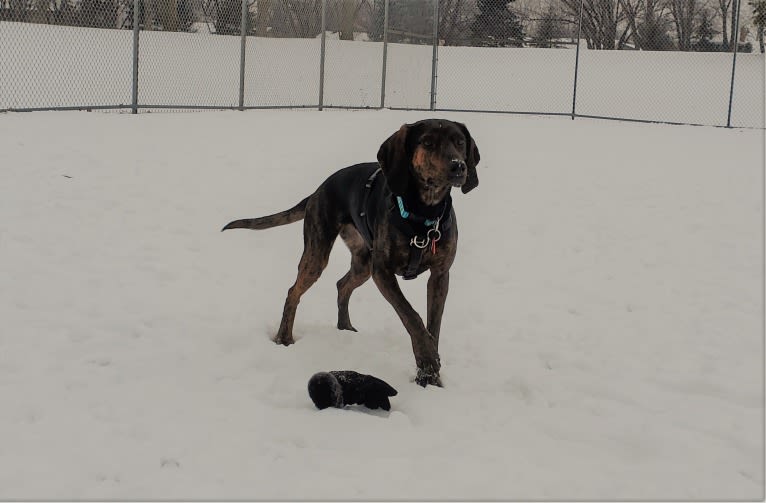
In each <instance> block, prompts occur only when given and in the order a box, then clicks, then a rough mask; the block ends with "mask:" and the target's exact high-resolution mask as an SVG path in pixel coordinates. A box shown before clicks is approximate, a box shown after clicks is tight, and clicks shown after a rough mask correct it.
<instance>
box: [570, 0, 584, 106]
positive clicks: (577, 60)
mask: <svg viewBox="0 0 766 503" xmlns="http://www.w3.org/2000/svg"><path fill="white" fill-rule="evenodd" d="M584 3H585V0H580V19H579V21H578V22H577V49H576V50H575V71H574V88H573V89H572V120H574V118H575V111H576V110H577V73H578V71H579V67H580V36H581V35H582V11H583V4H584Z"/></svg>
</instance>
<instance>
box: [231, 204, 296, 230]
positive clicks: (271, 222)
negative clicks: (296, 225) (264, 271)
mask: <svg viewBox="0 0 766 503" xmlns="http://www.w3.org/2000/svg"><path fill="white" fill-rule="evenodd" d="M308 200H309V198H308V197H307V198H306V199H304V200H303V201H301V202H299V203H298V204H296V205H295V206H293V207H292V208H290V209H289V210H285V211H280V212H279V213H275V214H273V215H269V216H266V217H259V218H243V219H242V220H234V221H233V222H229V223H228V224H226V227H224V228H223V229H221V232H223V231H225V230H226V229H253V230H257V231H259V230H262V229H270V228H271V227H277V226H280V225H287V224H291V223H293V222H297V221H298V220H303V217H305V216H306V204H307V203H308Z"/></svg>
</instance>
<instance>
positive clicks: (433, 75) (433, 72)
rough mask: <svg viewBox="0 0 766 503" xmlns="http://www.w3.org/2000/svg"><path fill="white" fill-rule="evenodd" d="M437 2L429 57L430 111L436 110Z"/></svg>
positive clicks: (436, 0) (437, 3) (437, 1)
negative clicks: (432, 47) (432, 44)
mask: <svg viewBox="0 0 766 503" xmlns="http://www.w3.org/2000/svg"><path fill="white" fill-rule="evenodd" d="M438 48H439V0H434V50H433V55H432V56H431V110H434V109H435V108H436V62H437V60H438V58H439V52H438Z"/></svg>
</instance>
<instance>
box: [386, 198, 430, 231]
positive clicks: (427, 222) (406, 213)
mask: <svg viewBox="0 0 766 503" xmlns="http://www.w3.org/2000/svg"><path fill="white" fill-rule="evenodd" d="M396 203H397V204H398V205H399V214H400V215H401V216H402V218H403V219H405V220H407V219H408V218H409V217H410V212H409V211H407V210H405V209H404V201H402V196H396ZM436 222H437V221H436V220H431V219H426V220H424V221H423V224H424V225H425V226H426V227H431V226H432V225H434V224H435V223H436Z"/></svg>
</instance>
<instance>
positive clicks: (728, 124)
mask: <svg viewBox="0 0 766 503" xmlns="http://www.w3.org/2000/svg"><path fill="white" fill-rule="evenodd" d="M740 1H741V0H737V2H736V6H737V7H736V8H737V19H736V21H735V23H734V33H733V34H732V37H731V38H732V43H733V44H734V55H733V56H732V60H731V87H730V88H729V112H728V115H727V116H726V127H731V107H732V104H733V102H734V74H735V72H736V69H737V52H738V49H739V17H740V15H741V13H742V11H741V9H740Z"/></svg>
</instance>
